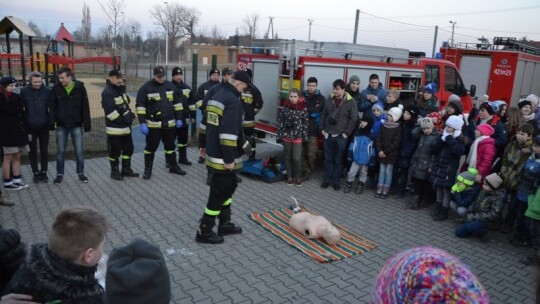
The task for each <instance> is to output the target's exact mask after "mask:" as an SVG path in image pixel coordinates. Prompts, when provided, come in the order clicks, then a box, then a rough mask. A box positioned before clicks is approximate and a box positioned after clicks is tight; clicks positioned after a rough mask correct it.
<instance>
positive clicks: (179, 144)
mask: <svg viewBox="0 0 540 304" xmlns="http://www.w3.org/2000/svg"><path fill="white" fill-rule="evenodd" d="M187 145H188V144H181V143H178V145H176V146H177V147H178V148H183V147H187Z"/></svg>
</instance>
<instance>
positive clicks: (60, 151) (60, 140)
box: [56, 127, 84, 175]
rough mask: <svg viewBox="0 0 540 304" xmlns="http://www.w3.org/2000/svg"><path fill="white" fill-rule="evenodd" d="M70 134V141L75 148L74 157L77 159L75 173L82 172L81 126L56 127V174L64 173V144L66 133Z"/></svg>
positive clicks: (66, 138)
mask: <svg viewBox="0 0 540 304" xmlns="http://www.w3.org/2000/svg"><path fill="white" fill-rule="evenodd" d="M69 134H71V141H72V143H73V148H74V149H75V159H76V161H77V174H84V150H83V131H82V127H75V128H64V127H57V128H56V147H57V154H56V174H57V175H64V159H65V154H66V144H67V140H68V135H69Z"/></svg>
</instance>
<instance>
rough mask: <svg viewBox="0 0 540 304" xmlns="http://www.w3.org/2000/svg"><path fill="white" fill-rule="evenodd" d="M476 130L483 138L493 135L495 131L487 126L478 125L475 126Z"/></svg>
mask: <svg viewBox="0 0 540 304" xmlns="http://www.w3.org/2000/svg"><path fill="white" fill-rule="evenodd" d="M476 130H478V131H479V132H480V133H481V134H482V135H485V136H491V135H493V133H495V130H494V129H493V127H492V126H490V125H489V124H481V125H478V126H476Z"/></svg>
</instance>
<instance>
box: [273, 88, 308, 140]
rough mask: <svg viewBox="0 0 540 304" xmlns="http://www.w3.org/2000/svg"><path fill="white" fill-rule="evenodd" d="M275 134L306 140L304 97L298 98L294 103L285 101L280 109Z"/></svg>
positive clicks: (306, 118)
mask: <svg viewBox="0 0 540 304" xmlns="http://www.w3.org/2000/svg"><path fill="white" fill-rule="evenodd" d="M276 136H277V138H283V139H286V140H294V139H300V140H302V141H307V140H308V114H307V111H306V108H305V101H304V98H300V100H298V103H297V104H296V105H294V104H292V103H290V102H287V103H286V104H285V106H284V107H283V109H281V111H280V113H279V117H278V131H277V134H276Z"/></svg>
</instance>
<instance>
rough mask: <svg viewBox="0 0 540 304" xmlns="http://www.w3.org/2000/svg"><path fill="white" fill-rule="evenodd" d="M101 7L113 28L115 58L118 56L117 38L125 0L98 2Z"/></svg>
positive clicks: (101, 0) (100, 0) (103, 0)
mask: <svg viewBox="0 0 540 304" xmlns="http://www.w3.org/2000/svg"><path fill="white" fill-rule="evenodd" d="M98 3H99V6H101V9H102V10H103V12H104V13H105V15H106V16H107V19H108V20H107V23H108V24H109V25H110V26H111V27H112V37H113V41H112V49H113V56H116V37H117V36H118V30H119V28H120V23H121V22H122V20H121V18H120V17H121V16H120V15H121V14H122V12H123V11H124V8H125V7H126V4H125V2H124V0H98Z"/></svg>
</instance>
